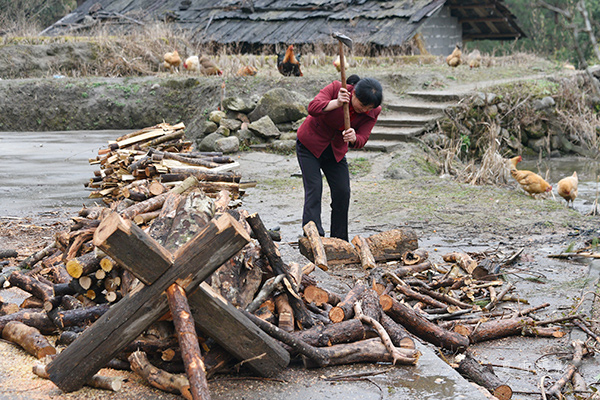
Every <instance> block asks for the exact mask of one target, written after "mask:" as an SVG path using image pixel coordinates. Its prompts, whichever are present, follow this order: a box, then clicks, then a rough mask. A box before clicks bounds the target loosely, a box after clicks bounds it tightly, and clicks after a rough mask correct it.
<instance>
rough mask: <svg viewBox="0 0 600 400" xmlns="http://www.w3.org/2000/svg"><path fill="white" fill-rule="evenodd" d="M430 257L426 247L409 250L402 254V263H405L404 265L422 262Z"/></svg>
mask: <svg viewBox="0 0 600 400" xmlns="http://www.w3.org/2000/svg"><path fill="white" fill-rule="evenodd" d="M428 257H429V253H428V252H427V250H425V249H416V250H414V251H411V250H409V251H406V252H404V254H402V263H404V265H415V264H422V263H424V262H425V261H426V260H427V258H428Z"/></svg>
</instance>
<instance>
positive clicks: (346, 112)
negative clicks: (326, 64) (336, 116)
mask: <svg viewBox="0 0 600 400" xmlns="http://www.w3.org/2000/svg"><path fill="white" fill-rule="evenodd" d="M333 38H334V39H337V40H338V41H339V45H340V46H339V47H340V71H341V72H342V87H343V88H344V89H346V63H345V62H344V45H346V46H348V48H350V50H352V39H350V38H349V37H348V36H346V35H344V34H342V33H339V32H334V33H333ZM344 129H350V105H349V104H348V103H344Z"/></svg>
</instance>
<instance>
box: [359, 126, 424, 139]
mask: <svg viewBox="0 0 600 400" xmlns="http://www.w3.org/2000/svg"><path fill="white" fill-rule="evenodd" d="M424 130H425V127H423V126H415V127H389V126H378V125H375V127H374V128H373V130H372V131H371V136H370V137H369V140H399V141H403V142H405V141H409V140H412V139H413V138H415V137H416V136H418V135H420V134H421V133H423V131H424ZM367 143H368V142H367Z"/></svg>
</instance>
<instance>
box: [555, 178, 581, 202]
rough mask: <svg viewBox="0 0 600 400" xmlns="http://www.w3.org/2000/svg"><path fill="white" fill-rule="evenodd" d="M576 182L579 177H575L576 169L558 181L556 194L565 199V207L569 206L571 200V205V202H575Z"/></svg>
mask: <svg viewBox="0 0 600 400" xmlns="http://www.w3.org/2000/svg"><path fill="white" fill-rule="evenodd" d="M578 183H579V179H577V171H575V172H573V175H571V176H567V177H566V178H562V179H561V180H560V181H558V195H559V196H560V197H562V198H563V199H565V200H566V201H567V207H568V206H569V202H571V206H573V203H574V202H575V198H576V197H577V185H578Z"/></svg>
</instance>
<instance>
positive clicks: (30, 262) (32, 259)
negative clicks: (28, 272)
mask: <svg viewBox="0 0 600 400" xmlns="http://www.w3.org/2000/svg"><path fill="white" fill-rule="evenodd" d="M56 247H57V246H56V241H54V242H52V243H50V244H49V245H48V246H46V247H44V248H43V249H42V250H40V251H37V252H35V253H33V254H32V255H30V256H29V257H27V258H26V259H24V260H23V261H21V262H20V263H19V265H18V266H17V267H18V268H19V269H27V268H31V267H33V266H34V265H35V264H37V263H38V262H39V261H40V260H42V259H44V258H45V257H47V256H49V255H50V254H52V253H53V252H54V251H55V249H56Z"/></svg>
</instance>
